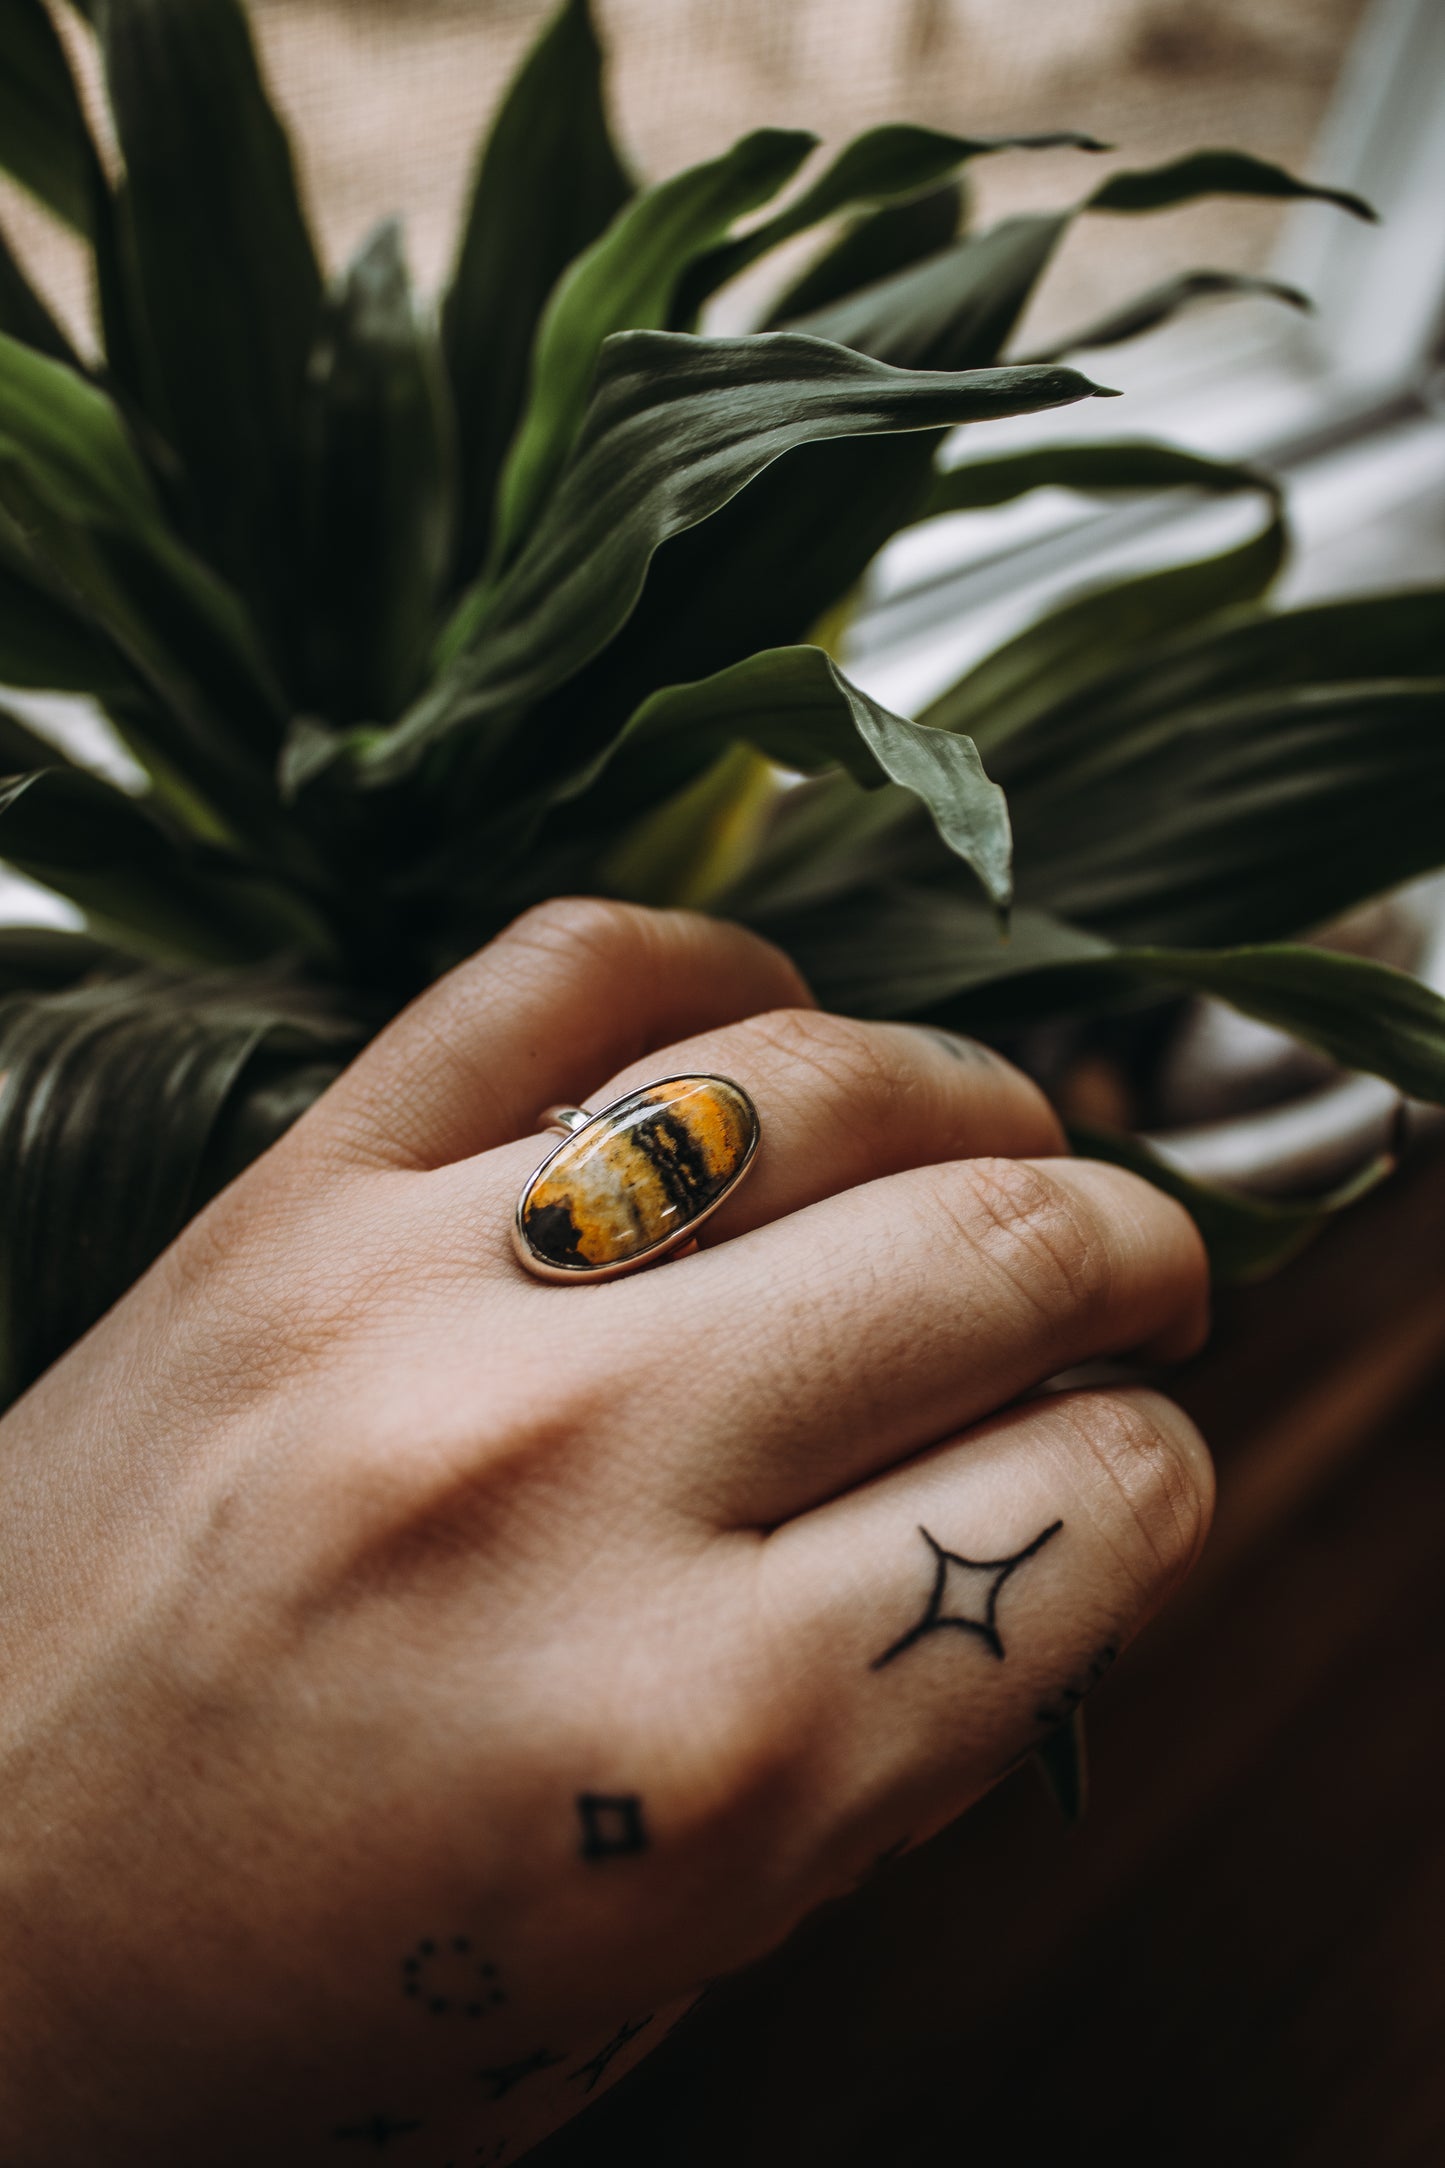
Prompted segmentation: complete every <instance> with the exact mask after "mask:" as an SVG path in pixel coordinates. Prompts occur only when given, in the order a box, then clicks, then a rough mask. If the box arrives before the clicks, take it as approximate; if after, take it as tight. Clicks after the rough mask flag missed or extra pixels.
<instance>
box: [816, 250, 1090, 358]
mask: <svg viewBox="0 0 1445 2168" xmlns="http://www.w3.org/2000/svg"><path fill="white" fill-rule="evenodd" d="M1072 216H1073V213H1072V212H1069V211H1056V212H1050V213H1047V214H1038V215H1035V214H1031V215H1029V216H1027V217H1020V218H1006V219H1004V220H1002V221H1001V223H1000V224H998V225H997V226H992V227H990V228H989V230H988V231H987V232H986V233H981V234H976V235H973V236H971V237H970V238H969V239H967V240H964V241H960V242H959V243H958V245H957V247H955V248H950V249H944V250H942V251H940V253H939V254H938V255H936V256H929V257H926V258H925V259H924V261H923V262H922V263H920V264H914V265H913V266H912V267H911V268H910V269H908V270H906V271H899V272H896V273H895V274H894V275H893V277H892V278H887V279H882V280H880V281H879V282H878V283H877V284H876V285H873V286H865V287H864V288H863V290H862V292H861V293H856V294H852V295H850V296H849V297H848V298H847V299H846V300H843V301H837V302H833V303H831V304H830V305H829V306H828V307H826V308H822V309H815V310H813V311H812V312H811V313H809V314H808V315H805V316H799V317H794V318H793V319H792V321H791V322H790V323H789V325H788V329H789V330H790V331H807V332H811V333H812V334H813V336H814V337H815V338H820V339H832V340H834V341H836V343H837V344H838V345H839V346H851V347H853V348H854V349H856V351H857V352H858V353H860V354H871V355H872V356H873V357H874V359H875V360H877V361H891V362H893V363H894V364H895V365H897V366H898V367H900V368H908V369H967V368H977V367H979V366H981V365H982V364H983V363H985V362H989V361H992V360H993V359H994V358H995V356H996V355H997V354H998V353H999V352H1000V351H1001V350H1002V348H1003V345H1004V343H1005V341H1006V340H1007V339H1008V337H1009V334H1010V333H1011V332H1012V330H1013V328H1014V326H1015V324H1016V323H1017V322H1018V320H1019V318H1020V316H1021V315H1022V314H1023V311H1024V308H1025V306H1026V304H1027V302H1028V300H1029V297H1030V295H1031V294H1032V293H1033V290H1034V288H1035V286H1036V285H1037V284H1038V282H1039V280H1040V278H1041V277H1042V276H1043V273H1044V271H1045V270H1046V269H1047V267H1048V264H1049V261H1050V259H1051V258H1052V256H1053V253H1054V250H1055V249H1056V248H1057V247H1058V245H1059V242H1060V241H1061V240H1062V238H1063V236H1064V234H1065V233H1066V232H1067V231H1068V228H1069V224H1070V220H1071V218H1072Z"/></svg>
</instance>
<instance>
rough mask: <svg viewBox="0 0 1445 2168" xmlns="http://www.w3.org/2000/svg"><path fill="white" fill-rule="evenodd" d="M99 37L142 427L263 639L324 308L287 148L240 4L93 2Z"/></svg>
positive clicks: (290, 553) (290, 571) (284, 597)
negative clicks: (179, 477) (153, 432)
mask: <svg viewBox="0 0 1445 2168" xmlns="http://www.w3.org/2000/svg"><path fill="white" fill-rule="evenodd" d="M98 24H99V35H100V43H101V49H102V53H103V55H104V59H105V67H106V80H107V84H108V86H109V90H110V100H111V106H112V109H113V111H114V114H115V122H116V130H117V133H118V135H119V137H120V145H121V150H122V152H123V154H124V157H125V164H126V174H127V185H128V195H129V215H130V221H131V230H132V238H133V247H134V275H135V279H136V283H137V292H136V294H135V296H134V300H135V303H136V314H137V315H138V316H139V317H140V319H141V320H142V321H143V323H144V327H145V333H146V338H147V345H148V353H149V359H150V361H151V363H152V364H153V367H154V390H153V401H152V407H151V412H152V418H153V419H154V420H155V421H156V422H157V423H158V424H159V425H160V426H161V428H162V430H163V431H164V433H165V434H166V435H168V436H169V438H170V440H171V442H172V443H173V444H174V446H175V449H176V451H177V452H178V453H179V454H180V457H181V460H182V463H183V465H184V468H185V471H186V477H187V481H188V484H189V488H190V492H191V502H192V505H193V509H194V514H195V517H196V520H197V522H198V526H199V531H200V533H201V534H202V536H203V537H204V539H205V542H206V546H207V548H208V549H209V550H210V551H211V552H213V553H214V556H215V559H216V561H217V563H218V564H219V565H220V567H221V569H222V570H223V571H225V572H226V574H227V575H228V576H229V577H230V578H231V579H233V580H234V581H235V582H236V583H237V584H238V585H239V586H240V587H241V588H242V590H243V591H244V592H245V593H246V594H247V595H248V596H249V597H251V599H252V600H253V602H255V603H256V604H257V605H258V606H259V607H260V609H261V612H262V616H263V620H264V621H265V622H266V624H267V626H268V629H269V630H270V631H271V633H272V636H273V637H276V636H277V634H278V631H281V630H284V628H285V625H286V623H287V621H288V619H289V615H290V611H291V609H292V607H293V606H294V597H295V591H296V590H295V578H294V571H295V561H296V534H297V527H296V510H297V507H296V502H295V474H296V460H297V446H298V435H299V427H300V417H301V401H302V393H303V389H304V385H305V376H306V363H307V357H308V355H309V353H310V350H311V343H312V339H313V336H314V334H315V330H316V323H317V316H318V312H319V309H320V304H321V280H320V274H319V272H318V269H317V265H316V258H315V254H314V251H313V249H312V245H311V239H310V235H309V234H308V232H307V228H306V222H305V219H304V217H303V214H302V210H301V205H300V202H299V199H298V196H297V192H296V180H295V175H294V172H293V170H292V163H291V152H290V148H289V145H288V143H287V141H286V136H285V133H284V131H283V129H282V127H281V123H280V121H279V120H278V119H277V117H276V114H275V112H274V111H273V110H272V107H271V104H270V101H269V99H268V98H267V95H266V91H265V87H264V85H263V83H262V80H261V75H260V71H259V69H258V66H257V62H256V55H255V51H254V49H253V47H252V43H251V36H250V31H249V29H248V28H247V23H246V17H245V15H244V13H243V11H242V9H241V7H240V5H239V0H103V4H102V5H101V6H100V8H99V10H98ZM119 269H120V272H121V274H122V275H124V273H125V271H126V269H127V265H126V264H125V262H122V263H121V265H120V266H119Z"/></svg>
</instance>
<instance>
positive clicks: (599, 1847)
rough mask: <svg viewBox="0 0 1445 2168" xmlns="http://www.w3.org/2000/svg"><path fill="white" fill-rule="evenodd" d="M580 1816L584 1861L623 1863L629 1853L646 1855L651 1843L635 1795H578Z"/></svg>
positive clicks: (628, 1793) (604, 1793) (590, 1793)
mask: <svg viewBox="0 0 1445 2168" xmlns="http://www.w3.org/2000/svg"><path fill="white" fill-rule="evenodd" d="M577 1812H578V1814H579V1815H580V1816H581V1819H582V1857H583V1858H584V1859H622V1858H624V1857H625V1856H626V1855H627V1854H628V1853H629V1852H645V1851H646V1850H647V1847H648V1845H649V1844H650V1843H651V1841H652V1840H651V1838H650V1837H649V1836H648V1834H647V1831H646V1829H645V1828H644V1826H643V1821H642V1801H641V1800H640V1799H639V1798H638V1796H637V1794H636V1792H618V1793H611V1792H579V1793H578V1795H577Z"/></svg>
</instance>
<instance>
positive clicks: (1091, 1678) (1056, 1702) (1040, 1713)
mask: <svg viewBox="0 0 1445 2168" xmlns="http://www.w3.org/2000/svg"><path fill="white" fill-rule="evenodd" d="M1118 1653H1119V1651H1118V1650H1117V1649H1116V1648H1114V1647H1113V1645H1112V1644H1111V1643H1106V1644H1105V1646H1104V1647H1103V1648H1101V1649H1100V1651H1099V1653H1098V1655H1097V1656H1095V1657H1094V1658H1093V1660H1092V1661H1091V1662H1090V1663H1089V1665H1088V1666H1087V1668H1086V1669H1085V1670H1083V1671H1081V1672H1079V1673H1078V1674H1077V1675H1076V1676H1075V1677H1074V1678H1072V1679H1070V1681H1069V1683H1068V1685H1067V1686H1061V1687H1060V1688H1059V1689H1058V1691H1057V1693H1055V1694H1054V1695H1053V1696H1052V1697H1051V1698H1050V1699H1049V1700H1048V1701H1041V1702H1040V1703H1039V1706H1038V1707H1037V1708H1036V1709H1035V1711H1034V1722H1035V1723H1036V1724H1047V1726H1048V1727H1049V1730H1050V1731H1057V1729H1058V1727H1059V1726H1060V1724H1067V1723H1068V1721H1069V1718H1070V1717H1071V1716H1072V1715H1073V1713H1074V1711H1075V1709H1077V1708H1078V1706H1079V1703H1080V1702H1081V1701H1082V1700H1083V1698H1084V1696H1085V1694H1088V1693H1091V1692H1092V1691H1093V1689H1094V1688H1095V1687H1096V1686H1097V1685H1098V1683H1099V1681H1100V1679H1102V1678H1103V1676H1104V1673H1105V1672H1106V1671H1107V1670H1108V1668H1109V1666H1110V1664H1112V1663H1113V1661H1114V1659H1115V1658H1116V1657H1117V1655H1118Z"/></svg>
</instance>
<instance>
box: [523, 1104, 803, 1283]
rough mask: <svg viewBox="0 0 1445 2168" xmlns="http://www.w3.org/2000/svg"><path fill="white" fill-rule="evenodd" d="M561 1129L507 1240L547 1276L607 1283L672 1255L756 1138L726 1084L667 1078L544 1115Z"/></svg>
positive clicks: (739, 1174)
mask: <svg viewBox="0 0 1445 2168" xmlns="http://www.w3.org/2000/svg"><path fill="white" fill-rule="evenodd" d="M537 1126H538V1128H539V1129H559V1130H561V1132H562V1142H561V1143H560V1144H559V1145H557V1146H556V1148H555V1149H554V1150H553V1151H551V1152H549V1153H548V1154H547V1157H546V1158H545V1159H544V1160H543V1161H542V1164H541V1166H540V1167H538V1168H537V1170H536V1172H535V1173H534V1174H533V1175H531V1176H530V1177H529V1178H528V1180H527V1182H526V1183H525V1185H524V1186H523V1189H522V1194H521V1196H520V1197H519V1198H518V1199H517V1211H516V1217H515V1220H514V1222H513V1226H512V1240H513V1242H514V1244H515V1245H516V1251H517V1255H518V1257H519V1258H520V1259H521V1261H522V1263H523V1264H524V1265H525V1266H526V1268H527V1270H528V1271H529V1272H534V1273H536V1275H537V1276H538V1278H539V1279H543V1280H612V1279H616V1278H617V1276H618V1275H619V1274H620V1273H623V1272H636V1271H637V1269H638V1267H639V1266H641V1265H650V1264H655V1263H657V1262H658V1260H659V1259H661V1258H663V1257H670V1256H673V1255H675V1254H676V1252H677V1251H678V1250H679V1249H681V1248H682V1247H683V1245H684V1244H685V1243H689V1242H691V1240H692V1238H693V1236H694V1235H695V1234H696V1232H697V1230H698V1228H699V1227H700V1226H701V1225H702V1223H703V1221H704V1220H705V1219H707V1218H708V1217H709V1216H710V1215H711V1214H712V1213H714V1212H716V1210H717V1208H718V1206H719V1205H720V1204H721V1203H722V1202H723V1199H724V1198H725V1197H728V1196H730V1195H731V1194H732V1192H733V1191H734V1190H735V1189H736V1188H737V1186H738V1184H739V1182H740V1181H741V1180H742V1178H743V1176H744V1175H745V1174H746V1173H747V1171H748V1169H749V1167H751V1165H752V1163H753V1158H754V1155H755V1153H756V1152H757V1148H758V1140H759V1138H760V1137H761V1135H762V1126H761V1124H760V1123H759V1121H758V1110H757V1108H756V1107H755V1106H754V1105H753V1102H752V1100H751V1099H750V1098H749V1097H748V1095H747V1093H746V1092H745V1091H744V1090H743V1088H742V1086H741V1085H740V1084H734V1083H733V1082H732V1080H731V1078H729V1077H725V1076H666V1077H660V1078H659V1079H658V1081H657V1082H656V1083H655V1084H644V1085H643V1086H641V1088H640V1089H639V1090H637V1091H630V1092H624V1093H623V1095H622V1097H621V1098H620V1099H614V1100H613V1101H612V1102H611V1104H610V1105H609V1106H605V1107H601V1108H599V1109H598V1111H597V1112H596V1113H595V1114H591V1113H589V1112H588V1110H587V1109H586V1108H585V1107H548V1108H547V1109H546V1111H545V1112H544V1113H543V1114H542V1115H541V1116H539V1118H538V1124H537Z"/></svg>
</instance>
